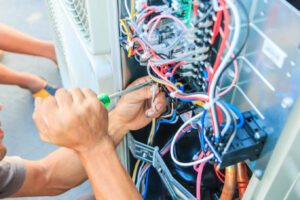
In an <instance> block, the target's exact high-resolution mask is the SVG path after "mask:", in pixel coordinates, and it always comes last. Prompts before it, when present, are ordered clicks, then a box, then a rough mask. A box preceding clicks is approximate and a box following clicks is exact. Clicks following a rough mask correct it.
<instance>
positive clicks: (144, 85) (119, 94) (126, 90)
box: [109, 80, 153, 99]
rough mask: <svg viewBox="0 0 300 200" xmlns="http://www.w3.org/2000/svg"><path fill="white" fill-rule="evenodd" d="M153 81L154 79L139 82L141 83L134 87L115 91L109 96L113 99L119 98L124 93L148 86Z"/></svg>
mask: <svg viewBox="0 0 300 200" xmlns="http://www.w3.org/2000/svg"><path fill="white" fill-rule="evenodd" d="M151 83H153V81H152V80H151V81H148V82H145V83H142V84H139V85H136V86H133V87H131V88H128V89H125V90H122V91H120V92H116V93H114V94H111V95H109V98H110V99H113V98H117V97H120V96H123V95H124V94H127V93H130V92H133V91H135V90H138V89H141V88H143V87H146V86H148V85H150V84H151Z"/></svg>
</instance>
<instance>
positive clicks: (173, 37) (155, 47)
mask: <svg viewBox="0 0 300 200" xmlns="http://www.w3.org/2000/svg"><path fill="white" fill-rule="evenodd" d="M173 1H176V0H173ZM177 1H179V0H177ZM146 2H147V1H143V0H136V2H135V3H136V5H139V6H136V7H139V8H141V9H139V10H135V6H134V0H131V6H130V7H131V10H129V8H128V4H127V1H125V2H124V3H125V9H126V12H127V17H125V18H124V19H121V20H120V22H121V25H122V28H121V31H122V33H123V35H124V37H123V38H125V39H123V40H124V41H123V42H124V43H125V44H126V45H125V46H126V49H127V50H128V57H131V56H134V57H135V58H136V60H137V61H138V62H140V64H141V65H144V66H146V68H147V73H148V75H149V76H150V77H151V78H152V79H153V80H154V81H155V82H157V83H159V84H160V85H161V87H163V88H164V89H165V91H167V93H168V95H169V98H171V99H175V100H177V101H179V102H184V103H193V104H194V105H196V109H195V110H194V111H193V113H194V116H193V117H192V116H191V117H190V118H189V119H188V120H187V121H185V123H184V124H183V125H182V126H181V127H180V128H179V129H178V131H177V132H176V133H175V134H174V136H173V137H172V138H171V139H170V140H169V142H167V143H166V145H165V146H164V147H163V148H162V149H161V151H160V153H161V155H162V156H164V155H165V154H166V153H168V152H170V156H171V158H172V160H173V162H174V163H176V164H177V165H179V166H182V167H192V166H193V167H194V169H195V170H196V172H197V173H198V178H197V199H200V198H201V195H200V189H199V188H200V185H201V176H202V173H203V168H204V165H205V163H206V162H208V161H211V160H213V161H214V162H216V163H221V162H222V159H221V154H222V153H225V152H226V151H227V150H228V148H229V147H230V144H231V142H232V140H233V138H234V136H235V134H236V130H237V129H238V128H241V127H242V125H243V123H244V122H243V116H242V114H241V113H240V111H239V110H238V109H237V108H235V107H234V106H233V105H231V104H229V103H226V102H224V101H221V100H220V97H222V96H223V95H225V94H227V93H228V92H229V91H230V90H231V89H232V88H233V86H234V85H235V84H236V82H237V80H238V64H237V62H236V60H235V58H236V56H237V55H238V54H239V53H240V51H241V49H240V50H239V51H238V53H237V55H235V54H234V51H235V49H236V48H237V41H238V39H239V36H240V31H241V20H240V16H239V13H238V10H237V5H235V3H234V2H233V1H232V0H226V1H225V0H218V4H219V7H220V10H218V11H217V12H216V15H215V16H214V18H215V21H214V23H213V27H212V32H211V33H210V34H211V37H210V38H209V41H208V42H209V44H210V45H215V43H216V42H217V41H218V38H220V40H221V42H220V45H218V44H216V45H215V46H217V47H218V50H217V55H216V58H215V60H214V61H213V62H211V63H210V62H207V57H208V56H209V54H208V53H207V52H209V49H210V47H209V46H206V45H202V46H201V45H200V46H197V45H195V43H196V42H195V41H197V38H195V36H194V34H195V33H197V30H196V27H195V24H196V26H205V23H206V22H207V21H208V20H206V19H207V17H208V16H211V15H213V14H214V10H213V5H210V7H208V10H207V11H206V12H205V13H202V14H201V12H200V11H201V10H199V9H200V6H199V1H197V0H191V1H188V4H190V5H191V8H193V11H194V12H191V13H190V15H191V16H190V18H189V19H188V20H187V21H188V22H189V23H186V20H185V21H184V20H183V19H181V18H180V17H179V16H178V14H177V13H178V12H177V11H176V10H175V9H174V8H172V7H171V6H170V5H168V4H167V2H165V3H166V5H147V4H146ZM185 7H187V5H185ZM229 9H230V11H231V15H232V16H233V19H234V20H231V16H230V13H229ZM199 13H200V14H201V16H199ZM184 18H185V19H187V16H186V15H185V17H184ZM230 21H234V23H233V25H232V26H233V27H234V28H233V29H232V33H231V31H230V29H229V26H230ZM199 24H200V25H199ZM170 27H172V29H170ZM198 32H199V31H198ZM230 34H231V35H232V37H231V38H232V39H231V42H229V41H228V39H229V35H230ZM204 40H205V38H204ZM206 40H207V39H206ZM244 43H245V40H244ZM243 46H244V44H243V45H242V47H243ZM225 48H227V50H226V51H225ZM224 52H226V53H225V54H224ZM204 61H205V62H204ZM195 63H201V65H205V68H204V70H203V69H201V70H203V75H204V76H205V77H206V80H205V83H207V88H206V89H205V90H202V91H197V90H193V91H192V90H190V91H188V90H186V89H185V83H186V82H190V80H187V81H186V82H181V81H180V80H183V79H181V78H180V77H182V76H184V75H182V74H183V73H182V72H181V71H182V70H183V71H184V70H185V69H189V70H190V69H191V68H195V65H194V64H195ZM231 63H233V64H234V65H233V66H234V78H233V80H232V82H231V84H230V85H229V86H228V87H227V88H226V89H225V90H224V91H222V92H219V93H218V92H217V86H218V82H219V80H220V78H221V77H222V75H223V74H224V72H225V70H226V69H228V67H229V66H231ZM191 66H193V67H191ZM180 70H181V71H180ZM192 70H194V69H192ZM179 71H180V72H179ZM186 74H188V73H186ZM190 77H192V76H190ZM191 91H192V92H191ZM170 102H171V103H172V104H171V105H169V108H170V109H169V110H170V111H169V113H168V114H166V115H164V116H163V117H161V119H154V120H153V122H152V128H151V132H150V134H149V138H148V142H147V144H148V145H153V140H154V137H155V134H156V133H157V130H158V127H159V124H161V123H174V122H176V121H177V119H178V117H176V115H177V110H176V107H175V105H174V101H170ZM168 118H169V119H168ZM238 122H239V123H238ZM192 128H197V129H199V141H200V143H201V150H200V151H199V154H198V156H197V159H196V160H193V161H190V162H187V163H184V162H181V161H179V160H178V159H177V157H176V155H175V154H176V153H179V152H176V153H175V145H176V142H177V141H178V140H180V139H181V138H182V137H183V135H184V134H185V133H186V132H187V131H189V130H190V129H192ZM211 134H212V135H213V137H211ZM212 140H213V141H212ZM215 143H217V144H221V143H222V145H224V149H223V150H222V151H221V152H220V150H218V149H217V147H216V145H215ZM150 167H151V166H150V164H147V163H144V162H140V161H139V160H138V161H137V163H136V165H135V167H134V171H133V176H132V180H133V181H134V182H136V186H137V188H138V189H139V190H141V189H143V193H142V194H143V198H145V197H146V194H147V185H148V177H149V173H150V172H149V171H150ZM217 174H218V175H219V173H217ZM199 181H200V183H199ZM141 186H143V187H141Z"/></svg>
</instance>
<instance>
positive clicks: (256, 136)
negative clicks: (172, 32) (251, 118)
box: [254, 132, 260, 140]
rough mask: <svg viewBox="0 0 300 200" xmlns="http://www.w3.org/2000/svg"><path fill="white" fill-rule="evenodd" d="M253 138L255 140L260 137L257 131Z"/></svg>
mask: <svg viewBox="0 0 300 200" xmlns="http://www.w3.org/2000/svg"><path fill="white" fill-rule="evenodd" d="M254 138H255V139H256V140H259V139H260V134H259V132H255V134H254Z"/></svg>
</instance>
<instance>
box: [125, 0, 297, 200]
mask: <svg viewBox="0 0 300 200" xmlns="http://www.w3.org/2000/svg"><path fill="white" fill-rule="evenodd" d="M119 3H120V5H119V6H120V8H119V9H120V11H121V14H120V45H121V47H122V49H123V50H122V51H123V53H122V55H123V65H124V66H125V70H124V75H123V77H124V80H125V81H129V82H130V81H132V80H134V79H136V78H137V77H139V76H143V75H149V76H150V77H151V78H152V80H153V81H154V82H156V83H158V88H157V89H159V90H162V91H164V92H165V93H166V97H167V101H168V109H167V111H166V112H165V113H164V114H162V115H161V116H160V117H159V118H157V119H155V120H153V122H152V125H151V126H148V127H146V128H144V129H142V130H139V131H135V132H132V135H130V136H129V137H128V147H129V149H130V152H131V155H132V157H131V165H130V172H131V175H132V179H133V181H134V182H135V184H136V186H137V189H138V190H139V191H140V193H141V195H142V196H143V198H144V199H219V198H220V197H221V198H222V199H223V198H228V199H235V198H240V199H242V197H243V194H244V192H245V191H246V188H247V185H248V183H249V180H250V179H251V177H252V174H253V172H254V171H263V170H264V169H265V167H266V166H267V163H268V161H269V158H270V156H271V153H272V149H273V148H274V146H275V144H276V142H277V139H278V137H279V135H280V132H281V130H282V129H283V127H284V122H282V121H283V120H286V119H281V118H280V117H279V116H271V117H270V114H271V113H270V112H269V109H272V108H274V106H279V107H278V108H277V109H280V111H279V112H280V114H279V115H280V116H282V117H284V116H285V117H287V116H288V114H289V110H290V109H291V108H292V107H293V104H294V101H295V100H296V99H297V97H298V94H299V89H298V88H297V89H296V88H295V90H294V91H289V90H287V85H288V83H289V82H292V83H293V84H297V83H298V80H296V79H295V78H291V76H294V75H300V74H299V70H296V73H295V74H293V75H292V74H291V72H284V73H286V76H285V75H282V74H281V75H280V76H281V77H282V78H283V76H285V78H283V79H284V80H283V86H280V87H278V85H280V82H278V83H277V82H276V80H277V78H279V76H277V75H276V77H275V76H274V75H275V74H277V73H278V74H280V73H282V72H283V71H286V70H290V69H292V68H293V66H295V65H296V64H299V59H296V58H295V56H294V54H295V52H290V51H289V49H287V48H286V46H287V45H283V46H282V43H281V42H280V41H279V40H277V39H278V38H276V35H278V34H281V32H282V30H281V31H279V32H277V33H274V32H269V31H272V27H274V24H276V25H277V26H280V25H279V24H280V21H275V22H274V18H276V20H278V19H279V16H278V17H272V16H271V13H274V12H276V8H279V7H282V6H289V5H287V3H286V2H283V1H281V2H279V1H278V2H273V3H272V2H268V1H264V2H262V1H254V2H253V1H229V0H226V1H223V0H219V1H217V0H215V1H214V0H196V1H195V0H157V1H146V0H140V1H139V0H135V1H130V0H128V1H120V2H119ZM288 9H290V8H286V10H288ZM283 10H284V9H283ZM280 16H282V15H280ZM292 21H295V23H296V22H299V17H297V14H295V15H294V16H293V20H292ZM272 23H273V24H272ZM296 26H297V27H298V29H299V24H298V25H296ZM296 32H299V30H297V31H296ZM274 36H275V39H274V38H273V37H274ZM294 38H295V37H294ZM297 42H299V41H297ZM296 45H297V44H296ZM289 48H291V46H289ZM297 48H298V47H297V46H295V48H294V49H295V50H296V51H299V50H298V49H297ZM296 62H297V63H296ZM290 65H293V66H290ZM281 69H282V70H281ZM126 74H130V77H128V76H127V77H126ZM289 75H290V76H289ZM252 90H255V91H252ZM270 91H271V92H270ZM264 96H265V97H266V99H265V100H267V99H268V100H269V102H270V103H267V102H265V100H264V99H263V98H264ZM257 98H260V99H257ZM270 98H273V99H272V100H270ZM275 102H278V103H275ZM282 114H284V115H282ZM275 121H276V122H277V121H278V122H279V121H280V123H277V124H274V122H275ZM230 174H235V176H234V178H233V179H230V178H228V177H229V176H230ZM224 182H227V183H225V184H224ZM227 184H234V186H233V189H232V188H231V190H230V189H228V188H227V187H226V186H225V185H227ZM157 186H159V187H157ZM158 188H159V189H158ZM226 195H227V196H226Z"/></svg>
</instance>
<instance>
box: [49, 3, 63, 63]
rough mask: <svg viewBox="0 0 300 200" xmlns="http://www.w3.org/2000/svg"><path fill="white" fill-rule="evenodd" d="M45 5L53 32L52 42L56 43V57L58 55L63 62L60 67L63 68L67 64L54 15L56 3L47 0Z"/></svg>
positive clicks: (61, 38)
mask: <svg viewBox="0 0 300 200" xmlns="http://www.w3.org/2000/svg"><path fill="white" fill-rule="evenodd" d="M46 5H47V7H48V14H49V17H50V23H51V26H52V30H53V33H54V34H53V37H54V40H55V41H56V43H55V46H56V49H55V50H56V55H60V59H61V61H62V62H63V63H62V65H63V66H67V62H66V59H65V58H66V52H65V49H64V46H63V44H64V43H63V37H62V35H61V32H60V30H59V27H60V26H59V22H58V21H57V16H56V14H57V13H55V11H56V10H57V9H58V8H57V7H56V5H57V3H56V2H54V1H53V0H47V1H46Z"/></svg>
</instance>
